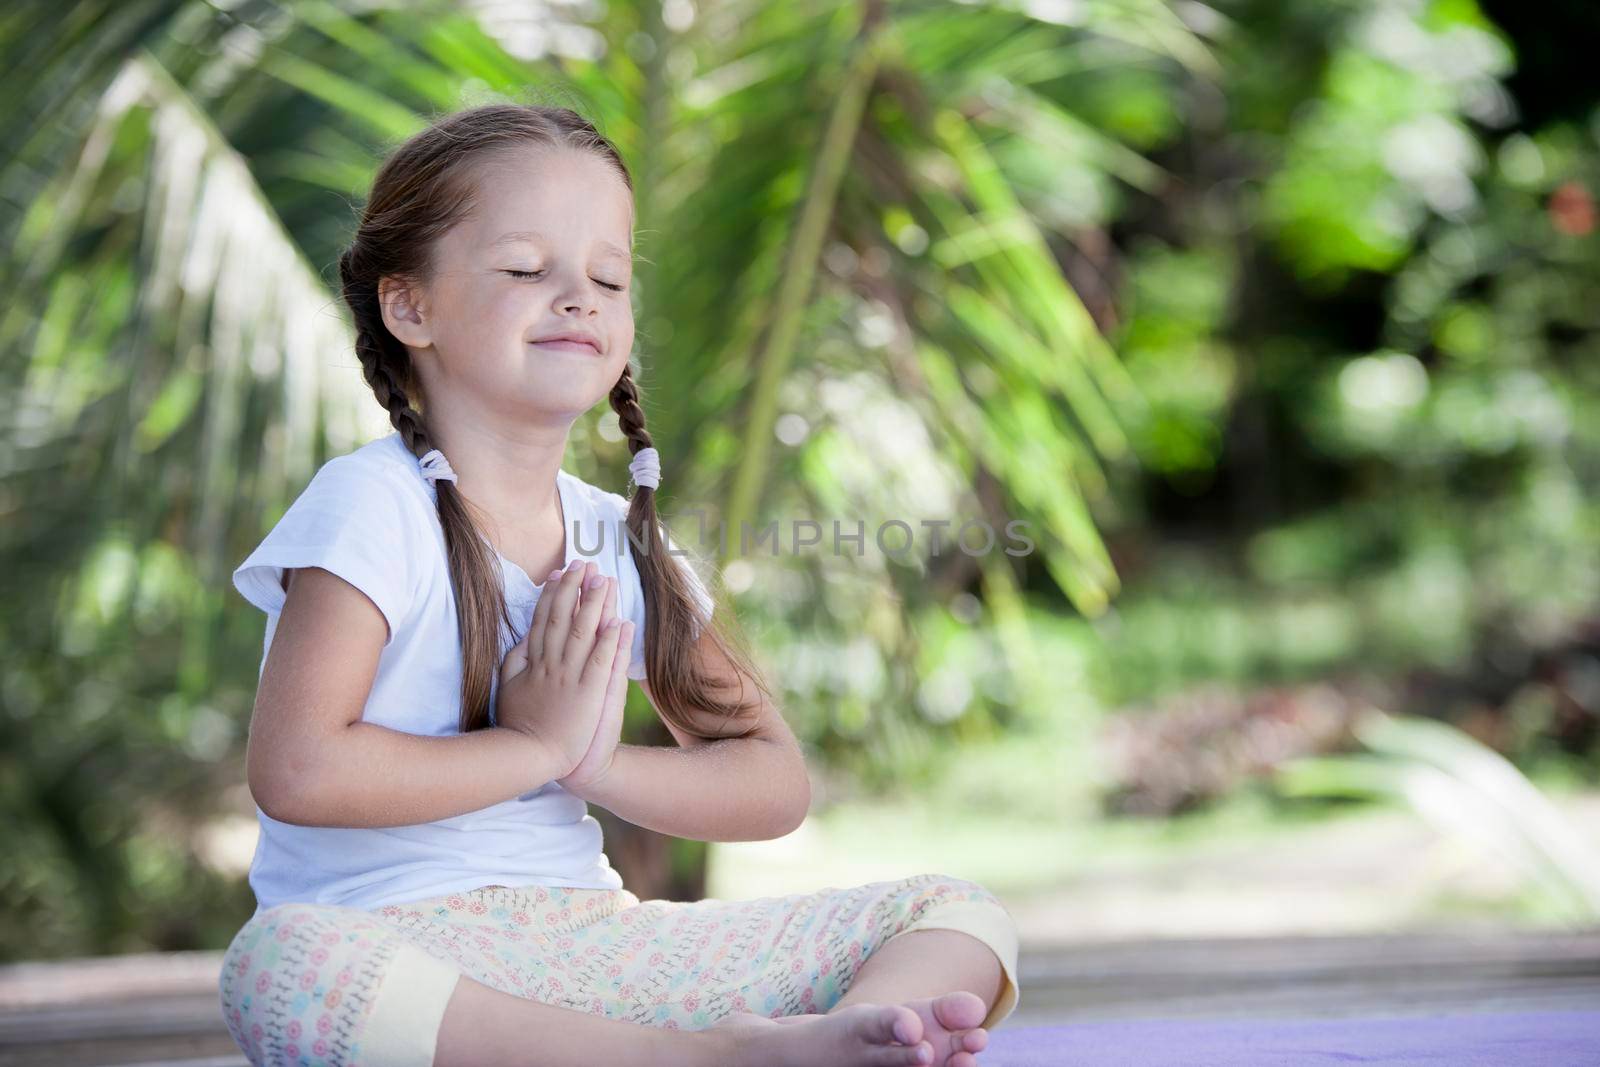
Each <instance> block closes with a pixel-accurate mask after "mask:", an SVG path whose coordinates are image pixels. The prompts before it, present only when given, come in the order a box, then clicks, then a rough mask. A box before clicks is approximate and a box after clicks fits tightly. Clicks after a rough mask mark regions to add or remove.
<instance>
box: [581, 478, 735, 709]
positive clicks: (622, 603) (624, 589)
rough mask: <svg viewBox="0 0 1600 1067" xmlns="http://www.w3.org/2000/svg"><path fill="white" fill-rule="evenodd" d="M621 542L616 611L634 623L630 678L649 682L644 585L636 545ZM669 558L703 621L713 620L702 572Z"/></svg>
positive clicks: (697, 631) (677, 557) (670, 544)
mask: <svg viewBox="0 0 1600 1067" xmlns="http://www.w3.org/2000/svg"><path fill="white" fill-rule="evenodd" d="M608 495H611V496H616V500H617V501H622V498H621V497H620V496H617V495H616V494H608ZM626 510H627V509H626V503H625V502H623V508H622V514H623V515H626ZM663 536H665V537H666V538H667V539H668V540H667V545H668V547H669V549H670V548H672V547H674V546H675V542H673V541H672V540H671V534H669V533H667V532H666V531H665V530H663ZM622 543H623V546H624V548H623V556H622V562H621V564H620V565H619V570H618V579H619V581H620V583H621V587H620V589H619V590H618V592H619V596H618V600H617V610H618V611H619V612H621V613H622V615H623V616H624V617H625V618H627V619H630V620H632V622H633V648H632V650H631V652H630V654H629V656H628V677H629V678H632V679H633V680H634V681H636V682H642V681H644V680H645V679H646V672H645V662H644V624H645V604H644V588H643V583H642V582H641V580H640V578H639V567H638V564H637V563H635V562H634V558H633V543H632V541H631V540H630V539H629V538H628V537H627V536H626V534H625V533H624V535H623V542H622ZM667 558H668V559H670V560H671V561H672V562H673V564H675V565H676V566H677V567H678V568H679V570H681V571H682V572H683V574H684V577H685V578H687V579H688V582H689V591H690V592H691V593H692V594H693V596H694V598H695V601H696V602H697V604H698V606H699V613H700V618H701V619H702V620H706V619H710V618H711V616H712V613H713V611H714V610H715V607H716V605H715V602H714V601H713V599H712V596H711V593H710V591H709V590H707V589H706V584H705V582H704V581H703V580H702V579H701V577H700V575H699V573H698V572H697V571H696V570H695V569H694V567H692V566H690V565H689V563H688V562H687V561H686V560H685V558H684V557H683V556H680V555H673V554H671V552H669V553H668V555H667ZM692 636H694V637H699V636H700V629H699V628H698V627H697V628H696V629H695V631H694V633H693V635H692Z"/></svg>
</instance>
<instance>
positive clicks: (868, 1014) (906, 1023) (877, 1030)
mask: <svg viewBox="0 0 1600 1067" xmlns="http://www.w3.org/2000/svg"><path fill="white" fill-rule="evenodd" d="M845 1010H846V1011H848V1012H851V1013H852V1014H855V1013H858V1012H859V1021H858V1022H857V1024H856V1025H857V1026H858V1027H859V1029H858V1030H857V1031H856V1032H857V1033H859V1034H860V1035H861V1036H862V1037H863V1038H865V1039H866V1040H867V1041H869V1042H871V1043H873V1044H875V1045H892V1044H895V1043H897V1042H898V1043H899V1044H900V1045H915V1044H916V1043H917V1042H919V1041H921V1040H922V1018H921V1016H919V1015H918V1014H917V1013H916V1012H914V1011H912V1010H911V1009H910V1008H908V1007H906V1006H905V1005H903V1004H884V1005H881V1006H877V1005H875V1006H872V1007H870V1008H869V1007H868V1006H867V1005H864V1004H862V1005H856V1006H854V1007H851V1008H846V1009H845ZM902 1051H903V1050H902ZM884 1062H885V1063H889V1062H894V1063H900V1062H902V1061H901V1060H893V1061H890V1060H885V1061H884ZM906 1062H910V1061H906Z"/></svg>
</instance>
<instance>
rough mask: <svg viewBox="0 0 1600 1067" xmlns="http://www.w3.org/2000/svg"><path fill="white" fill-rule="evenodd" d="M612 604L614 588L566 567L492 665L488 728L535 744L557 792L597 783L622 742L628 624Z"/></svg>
mask: <svg viewBox="0 0 1600 1067" xmlns="http://www.w3.org/2000/svg"><path fill="white" fill-rule="evenodd" d="M616 604H617V583H616V580H615V579H614V578H609V577H606V576H605V575H603V574H601V573H600V572H599V568H597V567H596V566H595V565H594V564H593V563H590V562H585V561H581V560H573V561H572V563H571V564H570V565H569V566H568V567H567V569H566V570H565V571H552V572H551V574H550V577H549V578H548V579H547V580H546V582H545V585H544V590H543V592H542V593H540V595H539V602H538V604H537V605H536V606H535V607H534V609H533V621H532V622H531V623H530V624H529V625H528V633H527V635H526V636H525V637H524V638H523V639H522V640H521V641H518V642H517V643H516V644H515V645H513V646H511V649H510V650H509V651H508V652H507V653H506V656H505V659H504V660H502V661H501V664H500V688H499V696H498V697H497V698H496V699H497V704H496V709H495V720H496V723H497V724H498V725H499V726H503V727H506V728H508V729H511V730H516V731H517V732H519V733H521V734H524V735H525V736H527V737H529V738H531V739H532V740H533V741H534V742H535V743H537V744H538V745H539V747H540V748H542V749H543V750H544V752H545V753H546V754H547V756H548V758H549V759H550V760H551V761H552V762H553V764H554V765H555V766H556V768H557V769H558V771H559V773H558V775H557V777H556V781H557V782H559V783H560V784H561V786H562V787H563V788H565V789H578V788H581V787H583V786H587V785H592V784H594V783H595V782H598V781H599V780H600V779H602V778H604V777H605V775H606V773H607V772H608V771H609V770H610V769H611V762H612V759H613V758H614V756H615V754H616V750H617V743H618V741H619V740H620V739H621V737H622V709H623V705H624V704H625V703H626V700H627V696H628V677H627V668H628V659H629V652H630V649H631V648H632V646H633V623H632V622H630V621H628V620H624V619H620V618H618V617H617V610H616Z"/></svg>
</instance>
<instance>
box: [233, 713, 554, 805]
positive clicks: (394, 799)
mask: <svg viewBox="0 0 1600 1067" xmlns="http://www.w3.org/2000/svg"><path fill="white" fill-rule="evenodd" d="M557 773H558V769H557V768H556V767H554V766H551V765H550V763H549V761H548V757H547V756H546V755H545V751H544V749H542V748H541V747H540V746H539V745H538V744H537V743H536V742H535V741H533V739H532V738H529V737H528V736H527V735H525V734H521V733H518V732H517V731H515V730H509V729H505V728H502V727H498V726H492V727H489V728H487V729H483V730H474V731H472V732H471V733H466V734H449V735H446V736H443V737H429V736H425V735H421V734H409V733H405V732H403V731H400V730H391V729H389V728H388V727H385V726H379V725H377V724H375V723H369V722H353V723H351V724H349V725H348V726H346V727H344V728H342V729H340V730H338V731H335V732H334V733H333V734H331V735H329V736H326V737H323V738H320V739H318V740H317V741H316V742H315V743H314V744H311V745H306V746H304V747H303V748H302V749H301V750H300V752H298V753H297V754H296V756H295V757H293V758H292V759H291V760H290V767H289V768H288V772H287V773H285V774H282V775H279V776H277V777H279V778H281V779H282V780H283V781H284V782H285V783H288V784H286V786H285V787H283V788H279V789H275V790H271V791H270V795H269V791H268V790H265V789H264V790H262V794H263V795H261V796H258V797H257V798H256V801H257V803H258V804H260V805H261V810H262V811H264V812H266V814H267V815H268V816H269V817H271V818H274V819H278V820H279V821H281V822H290V823H297V824H299V825H302V826H338V827H347V828H358V827H359V828H368V827H385V826H408V825H411V824H413V823H423V822H434V821H436V820H438V819H447V818H450V817H451V816H454V815H462V814H465V813H466V812H469V811H477V810H478V809H480V808H486V807H489V806H490V805H492V804H498V803H500V802H501V801H505V800H510V799H511V798H512V797H515V796H519V795H521V794H522V793H526V792H528V791H529V790H532V789H537V788H539V787H540V786H542V785H544V784H545V783H546V782H548V781H550V780H551V779H553V778H554V777H555V776H556V774H557Z"/></svg>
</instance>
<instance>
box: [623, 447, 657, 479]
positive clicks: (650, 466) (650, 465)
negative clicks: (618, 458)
mask: <svg viewBox="0 0 1600 1067" xmlns="http://www.w3.org/2000/svg"><path fill="white" fill-rule="evenodd" d="M628 473H629V474H631V475H632V476H633V484H634V485H637V486H638V487H639V488H641V489H654V488H656V487H657V486H659V485H660V484H661V453H660V452H657V451H656V450H655V449H653V448H641V449H639V451H638V452H636V453H634V456H633V460H632V462H630V463H629V464H628Z"/></svg>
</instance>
